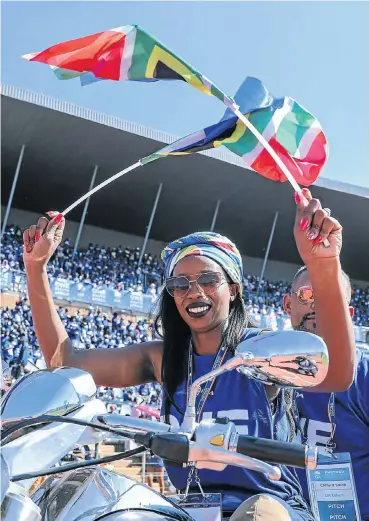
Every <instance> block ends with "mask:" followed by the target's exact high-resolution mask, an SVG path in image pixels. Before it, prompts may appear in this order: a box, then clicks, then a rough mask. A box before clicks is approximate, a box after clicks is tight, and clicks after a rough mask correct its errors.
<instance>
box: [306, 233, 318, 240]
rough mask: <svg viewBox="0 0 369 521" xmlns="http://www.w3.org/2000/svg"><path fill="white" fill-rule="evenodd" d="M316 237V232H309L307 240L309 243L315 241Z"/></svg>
mask: <svg viewBox="0 0 369 521" xmlns="http://www.w3.org/2000/svg"><path fill="white" fill-rule="evenodd" d="M315 237H316V232H309V233H308V234H307V238H308V239H309V241H312V240H313V239H315Z"/></svg>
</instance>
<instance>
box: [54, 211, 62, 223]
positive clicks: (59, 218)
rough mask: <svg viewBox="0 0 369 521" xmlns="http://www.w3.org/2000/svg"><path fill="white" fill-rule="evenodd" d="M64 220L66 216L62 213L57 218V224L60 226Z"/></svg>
mask: <svg viewBox="0 0 369 521" xmlns="http://www.w3.org/2000/svg"><path fill="white" fill-rule="evenodd" d="M63 219H64V215H63V214H62V213H60V214H59V215H57V216H56V217H55V222H56V224H59V223H60V222H61V221H62V220H63Z"/></svg>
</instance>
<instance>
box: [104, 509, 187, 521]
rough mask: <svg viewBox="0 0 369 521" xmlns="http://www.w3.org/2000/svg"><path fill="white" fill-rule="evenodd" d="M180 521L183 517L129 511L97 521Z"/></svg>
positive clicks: (116, 513) (109, 515) (115, 513)
mask: <svg viewBox="0 0 369 521" xmlns="http://www.w3.org/2000/svg"><path fill="white" fill-rule="evenodd" d="M176 519H177V520H178V521H182V520H183V517H182V516H181V517H177V518H175V517H173V516H170V517H168V516H166V515H165V514H157V513H154V512H152V511H147V512H145V511H142V510H137V511H134V510H130V511H125V512H114V513H113V514H108V515H106V516H103V517H101V518H100V519H99V521H175V520H176ZM187 519H188V520H189V521H194V519H193V518H192V517H188V518H187Z"/></svg>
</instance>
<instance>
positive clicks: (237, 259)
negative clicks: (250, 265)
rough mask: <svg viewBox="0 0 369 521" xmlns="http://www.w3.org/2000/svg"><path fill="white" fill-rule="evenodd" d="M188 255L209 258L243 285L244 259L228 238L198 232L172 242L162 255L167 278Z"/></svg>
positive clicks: (211, 233)
mask: <svg viewBox="0 0 369 521" xmlns="http://www.w3.org/2000/svg"><path fill="white" fill-rule="evenodd" d="M188 255H204V256H205V257H209V258H210V259H212V260H213V261H215V262H217V263H218V264H219V265H220V266H221V267H222V268H223V269H224V271H226V272H227V274H228V275H229V277H230V278H231V280H232V282H234V283H236V284H242V278H243V267H242V258H241V255H240V252H239V251H238V249H237V247H236V246H235V245H234V244H233V242H231V241H230V240H229V239H227V237H224V236H223V235H219V234H218V233H213V232H196V233H192V234H191V235H187V236H186V237H181V238H180V239H177V240H176V241H174V242H171V243H170V244H168V246H167V247H166V248H165V249H164V250H163V251H162V254H161V258H162V259H163V261H164V264H165V271H164V276H165V278H168V277H170V276H171V275H172V273H173V270H174V267H175V265H176V264H177V262H179V261H180V260H181V259H183V258H184V257H187V256H188Z"/></svg>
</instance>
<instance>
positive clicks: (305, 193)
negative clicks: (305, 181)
mask: <svg viewBox="0 0 369 521" xmlns="http://www.w3.org/2000/svg"><path fill="white" fill-rule="evenodd" d="M302 193H303V194H304V195H307V194H309V193H310V190H309V188H303V189H302Z"/></svg>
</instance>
